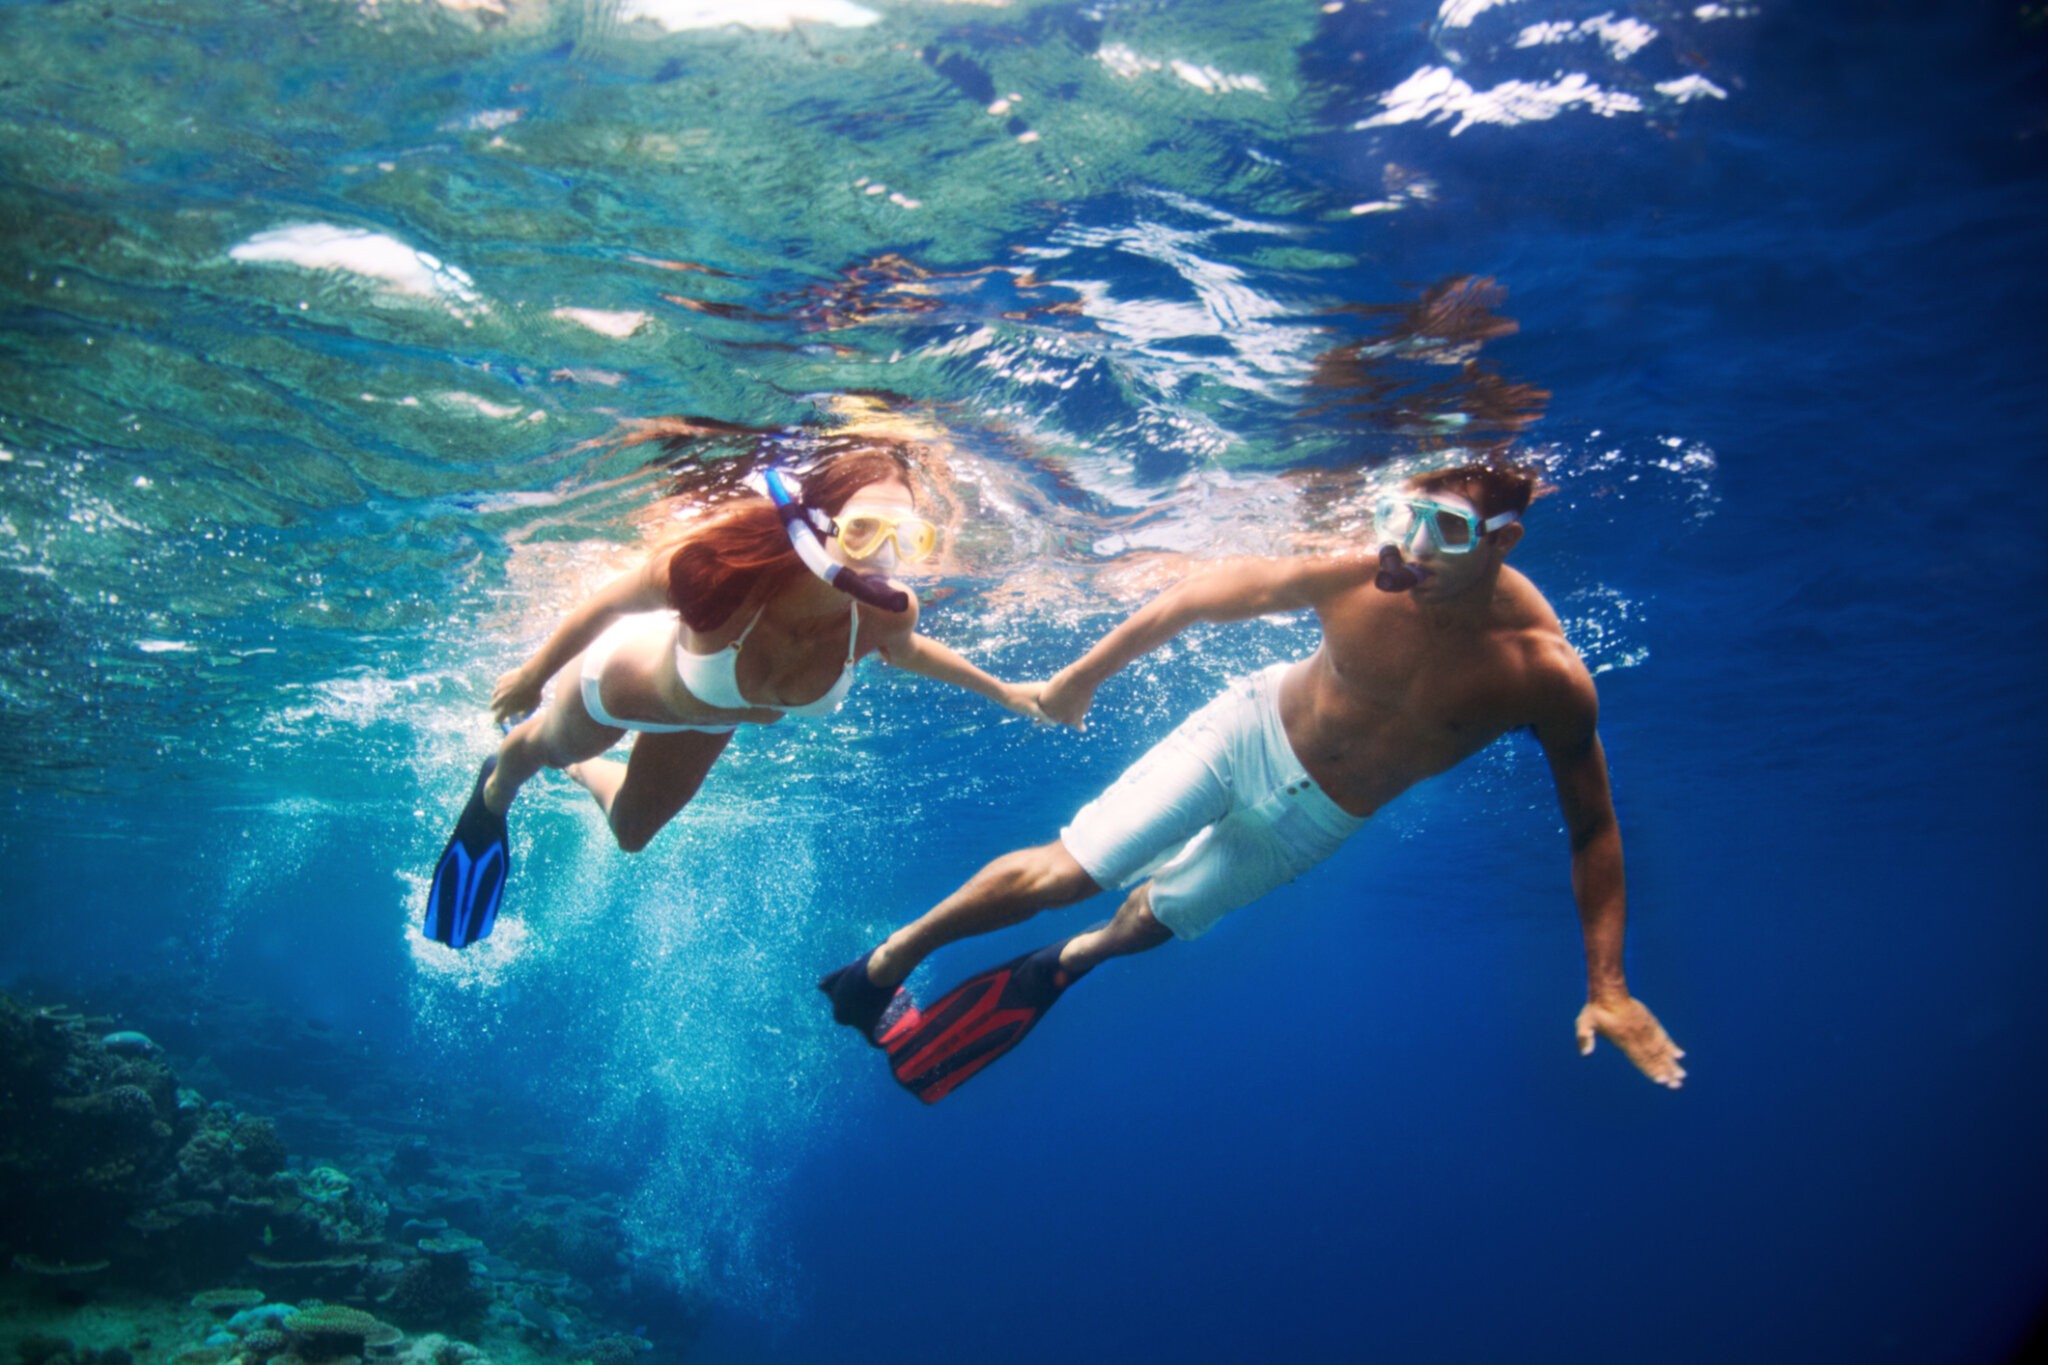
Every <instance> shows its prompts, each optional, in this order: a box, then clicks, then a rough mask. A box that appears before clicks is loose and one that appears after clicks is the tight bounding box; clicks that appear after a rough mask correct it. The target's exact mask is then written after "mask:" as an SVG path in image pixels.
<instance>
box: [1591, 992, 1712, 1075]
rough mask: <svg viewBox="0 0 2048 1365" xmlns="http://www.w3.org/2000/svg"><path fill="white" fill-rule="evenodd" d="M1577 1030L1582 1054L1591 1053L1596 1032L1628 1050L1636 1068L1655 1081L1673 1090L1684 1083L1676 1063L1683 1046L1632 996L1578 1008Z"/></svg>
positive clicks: (1681, 1071)
mask: <svg viewBox="0 0 2048 1365" xmlns="http://www.w3.org/2000/svg"><path fill="white" fill-rule="evenodd" d="M1578 1030H1579V1055H1580V1056H1581V1057H1590V1056H1591V1055H1592V1053H1593V1036H1594V1035H1595V1034H1598V1035H1599V1036H1600V1037H1602V1038H1605V1039H1606V1040H1607V1041H1608V1042H1610V1043H1612V1044H1614V1045H1615V1046H1616V1047H1618V1048H1620V1049H1621V1050H1622V1051H1623V1052H1625V1053H1627V1054H1628V1059H1629V1060H1630V1061H1632V1062H1634V1063H1635V1064H1636V1069H1637V1070H1638V1071H1641V1072H1642V1073H1643V1074H1644V1075H1645V1076H1648V1077H1649V1078H1650V1079H1651V1080H1653V1081H1655V1082H1656V1083H1657V1084H1659V1085H1668V1086H1670V1087H1671V1088H1672V1089H1673V1090H1676V1089H1678V1087H1679V1086H1680V1085H1682V1084H1684V1083H1685V1068H1684V1067H1682V1066H1680V1065H1679V1064H1678V1059H1679V1058H1680V1057H1683V1056H1684V1055H1685V1051H1684V1049H1682V1048H1680V1047H1679V1046H1678V1044H1676V1043H1674V1042H1672V1041H1671V1035H1670V1034H1668V1033H1666V1032H1665V1031H1664V1026H1663V1025H1662V1024H1660V1023H1658V1022H1657V1016H1656V1015H1654V1014H1652V1013H1650V1011H1649V1009H1648V1008H1646V1007H1645V1006H1644V1004H1643V1002H1642V1001H1640V1000H1637V999H1636V998H1635V997H1634V996H1628V995H1624V996H1622V997H1621V998H1620V999H1619V1000H1594V1001H1588V1002H1587V1004H1586V1007H1585V1008H1584V1009H1582V1010H1580V1011H1579V1021H1578Z"/></svg>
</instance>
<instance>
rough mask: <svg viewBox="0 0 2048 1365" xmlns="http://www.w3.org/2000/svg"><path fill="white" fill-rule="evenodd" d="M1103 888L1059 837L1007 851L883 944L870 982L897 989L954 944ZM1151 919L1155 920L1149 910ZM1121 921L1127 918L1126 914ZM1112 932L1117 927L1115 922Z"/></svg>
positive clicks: (873, 959)
mask: <svg viewBox="0 0 2048 1365" xmlns="http://www.w3.org/2000/svg"><path fill="white" fill-rule="evenodd" d="M1101 890H1102V888H1101V887H1100V886H1097V885H1096V884H1095V879H1094V878H1093V877H1090V876H1089V875H1088V874H1087V873H1086V872H1085V871H1083V870H1082V868H1081V864H1079V863H1077V862H1075V861H1074V855H1073V854H1071V853H1069V852H1067V848H1066V845H1065V844H1062V843H1061V842H1060V841H1059V840H1057V839H1055V840H1053V842H1051V843H1049V844H1044V845H1041V846H1040V847H1038V848H1026V849H1019V850H1018V851H1017V852H1015V853H1006V854H1004V855H1003V856H1002V857H1000V858H998V859H996V860H995V861H994V862H992V863H990V864H989V865H988V866H987V867H984V868H982V869H981V871H979V872H977V873H975V874H974V875H973V876H972V877H971V878H969V879H968V881H967V883H966V885H964V886H962V887H961V888H960V889H959V890H958V891H955V892H954V893H953V894H952V895H950V896H948V897H946V899H944V900H942V901H940V902H939V903H938V904H937V905H935V906H933V907H932V908H931V909H930V910H928V911H926V912H925V913H924V914H923V915H921V916H919V917H918V918H917V919H916V920H914V921H912V922H911V923H909V924H906V925H904V926H903V927H902V928H901V929H898V930H897V931H896V932H895V933H893V934H891V935H889V937H888V938H886V939H884V940H883V941H882V946H881V947H879V948H877V949H875V951H874V952H873V953H871V954H869V955H868V961H867V972H868V979H869V980H870V981H872V982H874V984H875V985H876V986H878V987H880V988H882V989H884V990H893V989H894V988H895V987H897V986H899V985H901V984H902V983H903V979H904V978H905V977H907V976H909V975H910V973H911V971H912V969H914V968H915V967H916V966H917V964H918V963H920V962H922V961H924V960H925V958H927V957H929V956H930V955H931V954H932V953H933V952H935V951H936V950H938V949H940V948H943V947H944V946H945V945H947V944H948V943H954V942H957V941H959V940H960V939H963V938H972V937H973V936H975V935H977V934H988V933H993V932H995V931H996V930H998V929H1007V928H1009V927H1010V926H1011V925H1013V924H1022V923H1023V922H1024V921H1025V920H1027V919H1030V918H1031V917H1032V916H1033V915H1035V914H1037V913H1038V912H1039V911H1041V910H1050V909H1053V908H1056V907H1058V906H1062V905H1072V904H1073V903H1074V902H1076V901H1081V900H1086V899H1087V898H1088V897H1090V896H1093V895H1095V894H1096V893H1097V892H1099V891H1101ZM1134 899H1135V898H1134ZM1145 918H1146V919H1147V920H1150V919H1151V914H1150V912H1149V911H1147V912H1146V915H1145ZM1118 919H1119V920H1121V919H1122V914H1121V912H1119V915H1118ZM1107 928H1114V924H1112V925H1110V926H1107V927H1106V929H1107ZM1105 931H1106V930H1105ZM1119 941H1120V940H1119ZM1148 946H1149V945H1148ZM1120 951H1122V952H1136V951H1138V950H1137V949H1136V948H1122V949H1120ZM1114 955H1115V953H1104V954H1102V956H1104V957H1109V956H1114ZM1090 965H1091V966H1092V965H1093V963H1092V962H1091V963H1090Z"/></svg>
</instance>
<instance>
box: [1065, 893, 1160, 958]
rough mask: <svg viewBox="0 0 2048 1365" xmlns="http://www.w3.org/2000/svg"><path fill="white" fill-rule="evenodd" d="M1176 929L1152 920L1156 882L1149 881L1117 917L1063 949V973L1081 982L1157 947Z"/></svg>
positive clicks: (1077, 936) (1121, 909) (1120, 908)
mask: <svg viewBox="0 0 2048 1365" xmlns="http://www.w3.org/2000/svg"><path fill="white" fill-rule="evenodd" d="M1172 937H1173V930H1171V929H1169V928H1167V927H1166V926H1165V925H1163V924H1161V923H1160V922H1159V921H1158V920H1156V919H1154V918H1153V917H1152V883H1150V882H1146V883H1145V884H1144V885H1143V886H1140V887H1139V888H1138V889H1137V890H1136V891H1133V892H1132V893H1131V894H1130V896H1129V897H1128V898H1126V899H1125V901H1124V903H1123V905H1122V906H1121V907H1119V908H1118V910H1117V912H1116V918H1115V919H1112V920H1111V921H1110V922H1109V923H1107V924H1098V925H1097V926H1095V927H1094V928H1093V929H1089V930H1086V931H1085V932H1082V933H1079V934H1076V935H1074V936H1073V937H1072V938H1070V939H1068V940H1067V942H1066V945H1065V946H1064V947H1062V948H1061V949H1060V970H1061V971H1062V972H1064V973H1066V976H1067V979H1068V980H1069V981H1076V980H1079V979H1080V978H1081V977H1083V976H1086V975H1087V974H1088V973H1089V972H1092V971H1094V970H1095V969H1096V968H1097V967H1099V966H1101V965H1102V964H1103V963H1105V962H1107V961H1109V959H1111V958H1113V957H1128V956H1130V955H1131V954H1132V953H1142V952H1145V951H1146V950H1147V949H1151V948H1157V947H1158V946H1159V945H1160V944H1162V943H1164V942H1166V941H1167V940H1168V939H1170V938H1172Z"/></svg>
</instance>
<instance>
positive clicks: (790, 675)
mask: <svg viewBox="0 0 2048 1365" xmlns="http://www.w3.org/2000/svg"><path fill="white" fill-rule="evenodd" d="M836 444H838V446H839V449H837V450H835V451H834V452H833V453H830V454H827V455H826V456H825V457H824V458H822V459H820V460H819V461H818V462H817V463H816V464H815V465H814V466H812V467H811V468H810V469H809V470H807V471H805V473H804V475H803V477H802V480H801V483H800V485H799V488H800V493H799V495H798V497H797V498H796V499H795V501H793V502H792V503H790V504H789V506H790V508H791V512H790V515H789V516H788V517H785V516H784V515H783V514H782V513H781V512H780V511H779V510H778V507H777V505H776V502H775V501H771V499H770V498H769V497H767V496H763V495H762V494H759V493H752V494H748V495H746V496H743V497H740V498H737V499H734V500H733V501H731V502H730V503H728V504H726V505H724V506H723V507H720V508H718V509H716V510H714V511H712V512H711V513H709V514H708V515H707V516H705V517H704V518H703V519H702V520H700V521H698V522H696V523H694V524H692V525H691V526H690V527H689V528H688V529H687V530H686V531H684V532H683V533H682V535H681V536H680V538H679V539H677V540H676V541H675V542H674V543H673V544H671V545H668V546H664V547H663V548H662V549H661V550H659V551H657V552H656V553H655V554H654V555H653V556H652V557H651V558H650V559H648V560H647V562H646V563H645V564H643V565H642V566H641V567H640V568H638V569H635V570H632V571H630V572H627V573H624V574H621V575H620V576H618V577H617V578H615V579H613V580H612V581H611V582H609V583H607V584H605V585H604V586H603V587H602V588H600V589H598V591H597V592H596V593H595V594H593V595H592V596H591V597H590V598H589V599H588V600H587V601H585V602H584V603H583V604H582V605H581V606H579V607H577V608H576V609H575V610H574V611H572V612H570V613H569V615H568V616H567V617H566V618H564V620H563V621H562V623H561V625H559V626H558V627H557V628H556V629H555V632H554V634H552V635H551V636H549V637H548V640H547V642H546V643H545V644H544V645H542V646H541V648H540V650H539V651H538V652H537V653H535V654H534V656H533V657H532V658H530V659H528V660H527V661H526V662H525V663H523V664H521V665H520V666H519V667H518V668H515V669H513V670H512V671H511V672H509V673H507V674H505V675H504V676H503V677H501V678H499V679H498V681H497V685H496V687H495V688H494V689H493V691H492V695H491V711H492V714H493V715H494V716H495V717H496V718H497V719H498V720H499V721H500V722H501V723H502V722H506V721H510V720H511V719H513V718H514V717H518V716H522V715H524V716H526V719H525V720H523V721H521V722H520V723H519V724H517V725H515V726H513V727H512V728H511V730H510V731H509V732H508V733H507V734H506V736H505V739H504V742H503V743H502V744H500V745H499V747H498V752H497V753H496V755H495V756H494V757H493V758H492V759H490V760H487V761H486V763H485V764H484V770H483V773H482V775H481V776H479V777H478V779H477V783H476V788H475V790H474V792H473V793H472V795H471V798H470V802H469V806H468V808H467V809H465V810H464V812H463V815H462V819H461V821H460V822H459V823H458V825H457V827H456V832H455V837H454V838H452V839H451V840H450V841H449V844H448V848H447V851H446V852H444V853H443V854H442V860H441V863H440V865H439V866H437V868H436V870H435V876H434V884H433V887H432V889H431V892H430V900H429V905H428V910H427V923H426V932H427V935H428V936H429V937H431V938H435V939H438V940H440V941H441V942H444V943H448V944H450V945H451V946H454V947H462V946H464V945H466V944H468V943H471V942H474V941H475V940H476V939H479V938H482V937H483V936H484V935H485V934H487V933H489V932H490V929H491V924H492V920H493V917H494V916H495V913H496V909H497V905H498V902H499V900H500V898H501V897H502V895H503V890H504V881H505V872H506V859H505V842H504V830H505V825H504V812H505V808H506V807H507V806H509V805H510V804H511V802H512V798H513V797H514V796H515V795H516V794H517V793H518V790H519V787H520V784H522V783H524V782H525V781H526V780H527V779H528V778H530V777H532V776H533V775H534V774H535V773H537V772H538V771H540V769H542V768H543V767H549V768H562V769H564V770H566V771H567V772H568V774H569V775H570V776H571V777H572V778H574V779H575V780H576V781H577V782H579V783H581V784H582V785H583V786H584V787H585V788H586V789H588V790H589V792H590V794H591V795H592V796H593V797H595V798H596V799H597V803H598V805H599V806H601V807H602V808H603V809H604V812H605V816H606V818H607V819H608V820H609V822H610V824H611V828H612V832H613V834H614V835H615V836H617V838H618V841H619V847H621V848H623V849H625V850H626V851H627V852H629V853H630V852H636V851H638V850H639V849H641V848H644V847H645V846H646V845H647V842H648V840H650V839H652V838H653V837H654V835H655V834H656V833H657V832H658V831H659V830H660V829H661V828H662V826H664V825H666V824H667V823H668V822H669V821H670V820H672V819H674V818H675V816H676V814H677V813H678V812H679V811H681V810H682V808H683V807H684V806H686V805H688V804H689V802H690V799H691V798H692V797H693V796H695V795H696V794H697V789H698V787H699V786H700V785H702V783H703V781H704V778H705V775H706V774H707V773H708V772H709V771H710V769H711V765H712V764H713V763H714V762H715V761H716V760H717V758H718V756H719V754H721V753H723V752H724V750H725V746H726V745H727V744H728V743H729V742H730V741H731V739H732V734H733V731H734V730H735V729H736V728H737V727H738V726H740V725H748V724H769V723H772V722H774V721H778V720H780V719H781V718H782V717H783V716H784V715H796V716H810V717H817V716H828V715H830V714H832V712H833V711H835V710H836V709H837V708H838V706H839V703H840V701H841V699H842V698H844V697H845V695H846V693H847V691H848V689H849V688H851V686H852V684H853V668H854V665H855V663H857V662H858V661H859V660H860V659H861V658H863V657H864V656H866V655H869V654H879V655H880V656H881V657H882V658H883V659H885V660H887V661H888V662H889V663H891V664H894V665H895V666H896V667H898V668H903V669H907V670H909V671H910V672H912V673H919V674H922V675H924V676H925V677H928V678H935V679H937V680H938V681H940V682H947V683H952V684H953V685H955V686H957V687H963V688H966V689H967V690H969V691H971V692H976V693H979V694H980V695H982V696H984V697H987V698H988V699H989V700H991V701H994V702H996V703H997V704H998V705H1001V706H1004V707H1007V708H1009V709H1010V710H1012V711H1016V712H1018V713H1020V714H1022V715H1026V716H1031V717H1033V718H1036V719H1043V713H1042V712H1041V711H1040V710H1039V708H1038V703H1037V690H1038V689H1037V685H1035V684H1034V685H1029V686H1014V685H1012V684H1009V683H1005V682H1001V681H999V680H997V679H995V678H992V677H990V676H989V675H988V674H986V673H984V672H983V671H982V670H980V669H979V668H976V667H975V666H974V665H973V664H971V663H969V662H968V661H967V660H966V659H964V658H962V657H961V656H960V655H959V654H957V653H955V652H954V651H952V650H950V649H948V648H946V646H944V645H942V644H939V643H937V642H936V641H934V640H930V639H927V638H926V637H925V636H923V635H920V634H918V633H917V629H916V627H917V619H918V604H917V598H916V597H915V596H914V595H912V594H911V593H910V592H909V590H908V589H907V588H904V587H903V586H902V585H901V584H898V583H896V582H894V581H893V580H890V579H887V578H886V577H884V576H885V575H887V574H888V573H890V572H891V571H892V570H893V569H895V567H896V566H897V563H898V562H899V560H900V561H903V562H914V561H921V560H924V559H927V558H929V557H930V556H931V554H932V553H933V551H934V550H935V549H936V548H937V541H938V531H937V528H936V527H934V526H933V525H932V523H931V522H929V521H927V520H925V519H924V518H923V517H921V516H919V514H918V508H917V503H916V499H915V496H914V494H913V492H912V488H911V482H910V475H911V464H910V460H909V457H908V455H907V454H906V453H905V452H906V445H905V444H904V443H902V442H898V441H891V440H887V439H856V440H851V441H847V440H844V439H842V440H841V441H840V442H838V443H836ZM791 482H795V480H793V479H792V480H791ZM806 513H807V514H808V518H809V519H808V520H806V519H805V515H806ZM806 540H807V541H808V543H805V542H806ZM806 555H808V556H809V557H810V559H812V560H815V561H816V562H815V563H814V564H811V563H808V562H807V559H806V557H805V556H806ZM842 570H845V571H846V572H843V573H842V572H841V571H842ZM826 574H838V575H839V576H840V581H841V582H842V583H851V585H852V586H851V587H848V588H847V589H846V590H842V589H841V588H840V587H834V586H832V585H831V584H830V583H828V582H826V581H825V578H824V575H826ZM856 589H858V590H862V591H863V593H864V598H865V599H867V600H864V598H862V597H856V596H854V595H850V593H851V592H853V591H855V590H856ZM550 678H552V679H553V680H554V683H555V687H554V697H553V700H552V702H551V703H550V704H548V705H547V707H546V708H545V709H541V710H536V708H537V707H539V706H540V704H541V692H542V688H543V687H544V685H545V684H546V683H547V682H548V680H549V679H550ZM529 712H532V714H530V715H528V714H527V713H529ZM629 732H631V733H633V734H634V736H635V738H634V741H633V750H632V755H631V757H630V758H629V759H628V761H627V762H624V763H619V762H616V761H614V760H610V759H604V758H600V757H599V755H601V754H603V753H604V752H605V751H606V750H608V749H610V748H611V747H612V746H613V745H614V744H617V743H618V742H619V740H621V739H622V738H624V737H625V735H626V734H627V733H629Z"/></svg>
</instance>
